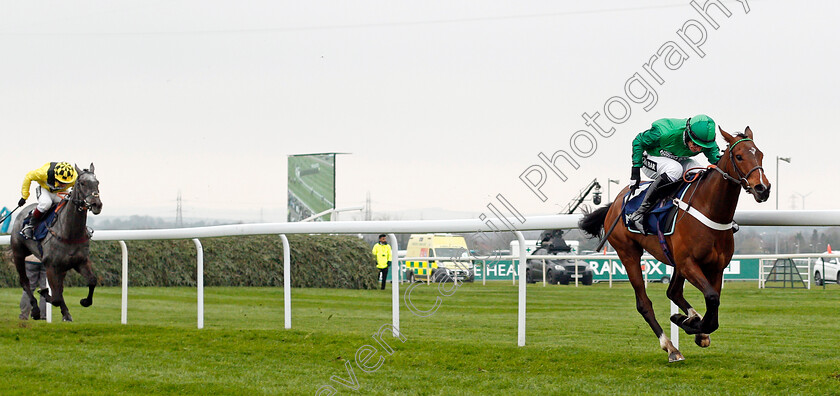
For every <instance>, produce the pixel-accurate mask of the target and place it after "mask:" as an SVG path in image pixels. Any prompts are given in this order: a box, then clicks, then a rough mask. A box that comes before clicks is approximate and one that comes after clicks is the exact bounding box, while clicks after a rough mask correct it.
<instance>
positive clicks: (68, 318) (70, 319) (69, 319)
mask: <svg viewBox="0 0 840 396" xmlns="http://www.w3.org/2000/svg"><path fill="white" fill-rule="evenodd" d="M61 321H62V322H72V321H73V318H71V317H70V316H65V317H63V318H61Z"/></svg>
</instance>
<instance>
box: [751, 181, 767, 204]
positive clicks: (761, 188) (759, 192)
mask: <svg viewBox="0 0 840 396" xmlns="http://www.w3.org/2000/svg"><path fill="white" fill-rule="evenodd" d="M754 190H755V195H756V198H758V201H759V202H764V201H767V199H768V198H770V187H767V186H765V185H764V184H758V185H756V186H755V187H754Z"/></svg>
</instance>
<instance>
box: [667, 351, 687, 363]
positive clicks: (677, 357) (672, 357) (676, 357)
mask: <svg viewBox="0 0 840 396" xmlns="http://www.w3.org/2000/svg"><path fill="white" fill-rule="evenodd" d="M683 360H685V357H683V355H682V354H681V353H680V352H679V351H677V352H673V353H670V354H668V363H674V362H681V361H683Z"/></svg>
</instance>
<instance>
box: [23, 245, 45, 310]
mask: <svg viewBox="0 0 840 396" xmlns="http://www.w3.org/2000/svg"><path fill="white" fill-rule="evenodd" d="M26 277H27V278H29V287H30V289H32V293H34V294H36V295H37V294H40V293H36V292H35V289H37V288H41V290H46V289H47V269H46V268H45V267H44V264H42V263H41V260H38V258H36V257H35V256H33V255H29V256H26ZM38 307H39V308H41V317H40V318H38V319H41V320H43V319H46V315H47V302H46V301H45V300H44V296H41V300H40V302H39V303H38ZM30 312H32V305H30V304H29V296H27V295H26V292H25V291H24V292H23V296H22V297H21V298H20V319H21V320H27V319H29V313H30Z"/></svg>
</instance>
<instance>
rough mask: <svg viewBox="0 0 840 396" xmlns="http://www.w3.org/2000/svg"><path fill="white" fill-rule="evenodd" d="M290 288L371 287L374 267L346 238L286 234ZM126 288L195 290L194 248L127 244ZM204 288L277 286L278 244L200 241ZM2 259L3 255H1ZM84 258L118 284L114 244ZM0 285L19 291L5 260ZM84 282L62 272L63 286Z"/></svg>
mask: <svg viewBox="0 0 840 396" xmlns="http://www.w3.org/2000/svg"><path fill="white" fill-rule="evenodd" d="M288 238H289V246H290V250H291V259H292V262H291V272H292V274H291V279H292V287H327V288H343V289H373V288H376V287H377V278H378V276H379V271H378V270H377V269H376V263H375V261H374V257H373V255H372V254H371V252H370V250H371V248H370V246H368V244H367V243H365V242H364V241H363V240H361V239H359V238H356V237H352V236H332V235H290V236H288ZM126 244H127V246H128V275H129V277H128V283H129V285H130V286H195V285H196V249H195V245H194V244H193V242H192V241H191V240H156V241H127V242H126ZM201 244H202V246H203V248H204V284H205V285H206V286H282V285H283V244H282V242H281V240H280V237H278V236H275V235H259V236H247V237H221V238H206V239H201ZM6 257H8V256H6ZM90 258H91V261H92V262H93V267H94V274H96V276H97V278H98V279H99V284H100V285H102V286H119V285H120V284H121V279H120V272H121V266H122V253H121V251H120V246H119V243H118V242H116V241H93V242H91V245H90ZM5 261H6V264H5V265H0V287H19V285H20V284H19V281H18V276H17V271H16V270H15V268H14V266H13V265H12V264H11V262H10V260H8V259H6V260H5ZM86 284H87V282H86V281H84V279H83V278H82V277H81V276H80V275H79V274H78V273H76V272H75V271H70V272H68V275H67V279H66V280H65V285H66V286H84V285H86Z"/></svg>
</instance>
